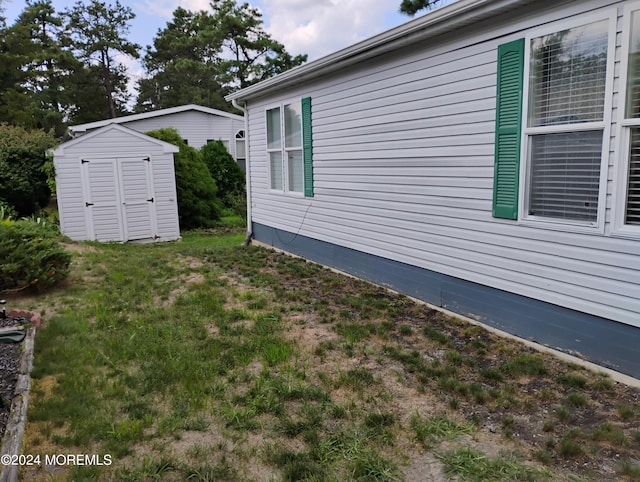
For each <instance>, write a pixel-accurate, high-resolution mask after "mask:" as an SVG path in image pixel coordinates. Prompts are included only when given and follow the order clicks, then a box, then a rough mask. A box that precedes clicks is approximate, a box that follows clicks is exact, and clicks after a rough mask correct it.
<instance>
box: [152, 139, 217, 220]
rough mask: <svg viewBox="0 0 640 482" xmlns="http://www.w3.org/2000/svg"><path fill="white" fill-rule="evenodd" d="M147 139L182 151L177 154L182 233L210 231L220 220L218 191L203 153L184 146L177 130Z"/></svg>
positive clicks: (175, 156)
mask: <svg viewBox="0 0 640 482" xmlns="http://www.w3.org/2000/svg"><path fill="white" fill-rule="evenodd" d="M147 135H149V136H151V137H155V138H156V139H160V140H162V141H165V142H169V143H171V144H174V145H176V146H178V147H179V148H180V152H177V153H176V154H174V159H175V167H176V190H177V192H178V216H179V218H180V227H181V228H182V229H193V228H207V227H212V226H214V225H215V224H216V221H218V220H219V219H220V210H221V203H220V200H219V199H218V196H217V192H218V188H217V186H216V182H215V181H214V180H213V178H212V177H211V174H210V173H209V170H208V169H207V166H206V165H205V164H204V162H203V161H202V157H201V156H200V153H199V152H198V151H197V150H195V149H194V148H193V147H190V146H188V145H186V144H185V143H184V141H183V140H182V137H180V134H178V132H177V131H176V130H175V129H158V130H156V131H151V132H147Z"/></svg>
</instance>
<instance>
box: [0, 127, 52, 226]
mask: <svg viewBox="0 0 640 482" xmlns="http://www.w3.org/2000/svg"><path fill="white" fill-rule="evenodd" d="M54 144H55V141H54V138H53V136H52V135H51V134H47V133H45V132H44V131H37V130H34V131H27V130H25V129H23V128H22V127H15V126H9V125H5V124H2V125H0V201H3V202H4V203H6V204H9V205H10V206H12V207H13V208H14V209H15V210H16V211H17V213H18V215H19V216H30V215H32V214H34V213H36V212H38V211H39V210H40V209H42V208H43V207H44V206H46V205H47V203H48V202H49V198H50V197H51V191H50V189H49V185H48V183H47V180H48V179H47V173H46V172H45V170H44V166H45V164H46V162H47V160H48V159H47V154H46V151H47V149H49V148H51V147H53V145H54Z"/></svg>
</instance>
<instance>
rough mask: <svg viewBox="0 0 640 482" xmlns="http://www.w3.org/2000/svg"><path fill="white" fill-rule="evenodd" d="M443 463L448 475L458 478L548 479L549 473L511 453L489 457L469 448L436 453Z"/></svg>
mask: <svg viewBox="0 0 640 482" xmlns="http://www.w3.org/2000/svg"><path fill="white" fill-rule="evenodd" d="M438 458H439V459H440V460H441V461H442V462H443V463H444V470H445V474H446V475H447V476H448V477H454V476H457V477H458V478H459V479H460V480H467V481H485V480H528V481H538V480H548V479H550V477H551V474H550V473H549V472H547V471H545V470H541V469H537V468H534V467H531V466H528V465H525V464H523V463H521V462H519V461H518V460H516V459H515V457H514V456H512V455H504V456H499V457H489V456H487V455H485V454H484V453H482V452H480V451H478V450H475V449H470V448H462V449H457V450H452V451H449V452H445V453H442V454H438Z"/></svg>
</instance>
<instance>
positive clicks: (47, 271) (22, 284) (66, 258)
mask: <svg viewBox="0 0 640 482" xmlns="http://www.w3.org/2000/svg"><path fill="white" fill-rule="evenodd" d="M0 259H1V260H2V263H1V264H0V291H13V290H16V291H17V290H22V289H25V288H32V289H36V290H43V289H46V288H48V287H50V286H51V285H53V284H54V283H57V282H60V281H62V280H64V279H65V278H66V277H67V275H68V273H69V263H70V262H71V255H70V254H69V253H67V252H66V251H65V250H64V248H63V247H62V246H61V244H60V242H59V241H58V238H57V237H56V235H55V234H53V233H52V230H51V229H49V228H48V227H47V226H46V225H45V224H44V223H37V222H34V221H30V220H22V221H16V222H11V221H3V222H0Z"/></svg>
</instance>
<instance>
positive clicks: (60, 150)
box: [49, 124, 180, 156]
mask: <svg viewBox="0 0 640 482" xmlns="http://www.w3.org/2000/svg"><path fill="white" fill-rule="evenodd" d="M110 130H117V131H119V132H122V133H124V134H128V135H131V136H133V137H138V138H140V139H142V140H145V141H147V142H149V143H151V144H156V145H158V146H161V147H162V148H163V149H164V152H165V154H166V153H170V152H178V151H179V150H180V149H179V148H178V146H175V145H173V144H170V143H168V142H165V141H161V140H160V139H156V138H155V137H151V136H148V135H146V134H142V133H141V132H138V131H134V130H133V129H129V128H128V127H124V126H121V125H118V124H109V125H106V126H104V127H102V128H99V129H96V130H94V131H92V132H90V133H89V134H87V135H84V136H81V137H78V138H77V139H73V140H71V141H68V142H63V143H62V144H60V145H59V146H58V147H56V148H55V149H50V150H49V152H51V153H53V155H54V156H64V150H65V148H68V147H72V146H74V145H76V144H79V143H82V142H87V141H89V140H90V139H91V138H93V137H96V136H99V135H101V134H102V133H104V132H108V131H110Z"/></svg>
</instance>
